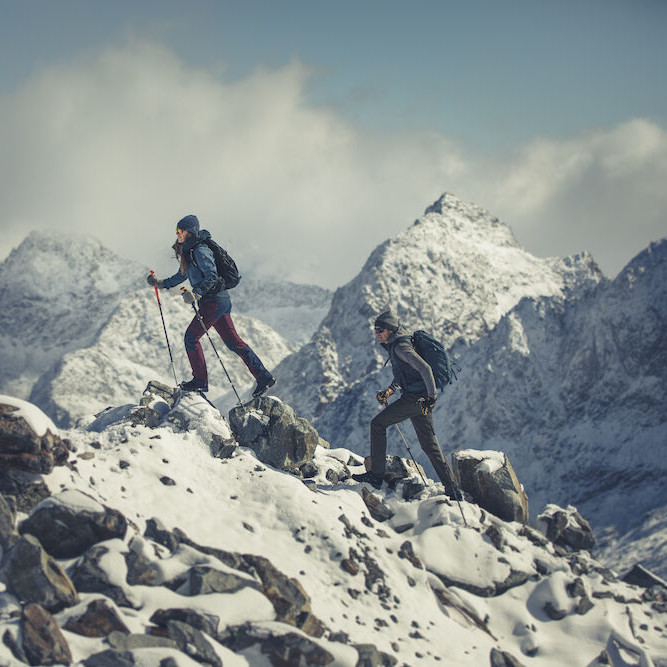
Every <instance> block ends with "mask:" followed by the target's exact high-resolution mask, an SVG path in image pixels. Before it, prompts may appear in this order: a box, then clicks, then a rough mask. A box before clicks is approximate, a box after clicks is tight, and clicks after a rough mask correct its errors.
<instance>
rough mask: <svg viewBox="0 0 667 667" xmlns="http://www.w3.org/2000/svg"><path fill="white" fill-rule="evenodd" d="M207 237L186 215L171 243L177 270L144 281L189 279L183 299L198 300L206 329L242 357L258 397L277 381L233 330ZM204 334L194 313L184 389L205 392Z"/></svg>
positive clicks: (166, 284)
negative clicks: (189, 371)
mask: <svg viewBox="0 0 667 667" xmlns="http://www.w3.org/2000/svg"><path fill="white" fill-rule="evenodd" d="M210 236H211V235H210V233H209V232H208V231H206V230H205V229H202V230H201V231H200V229H199V220H198V219H197V216H195V215H186V216H185V217H184V218H183V219H182V220H179V222H178V224H177V225H176V243H175V244H174V246H173V248H174V251H175V253H176V258H177V259H178V261H179V265H180V266H179V270H178V271H177V272H176V273H175V274H174V275H173V276H170V277H169V278H165V279H164V280H156V278H155V277H154V276H153V274H151V275H149V276H148V278H147V280H148V283H149V284H150V285H157V286H158V287H161V288H164V289H169V288H171V287H176V286H177V285H180V284H181V283H183V282H184V281H185V280H186V279H187V280H189V281H190V286H191V287H192V293H190V292H187V291H184V292H183V299H184V300H185V302H186V303H188V304H192V303H195V301H194V299H196V300H197V301H198V304H197V303H195V305H198V307H199V314H200V316H201V318H202V320H203V322H204V325H205V327H206V329H209V328H210V327H211V326H213V328H214V329H215V330H216V331H217V332H218V334H220V338H222V340H223V342H224V343H225V345H226V346H227V347H228V348H229V349H230V350H231V351H232V352H235V353H236V354H238V356H239V357H241V359H242V360H243V362H244V363H245V365H246V366H247V367H248V370H249V371H250V372H251V373H252V375H253V377H254V378H255V380H257V386H256V387H255V390H254V391H253V396H260V395H261V394H263V393H264V392H265V391H266V390H267V389H268V388H269V387H272V386H273V385H274V384H275V383H276V380H275V378H274V377H273V376H272V375H271V373H269V371H268V370H267V369H266V368H265V366H264V364H263V363H262V362H261V361H260V359H259V357H258V356H257V355H256V354H255V353H254V352H253V351H252V348H251V347H250V346H249V345H248V344H247V343H246V342H245V341H244V340H243V339H242V338H241V337H240V336H239V335H238V333H237V332H236V329H235V327H234V322H233V321H232V316H231V311H232V302H231V299H230V298H229V292H228V291H227V290H226V289H221V287H223V285H222V280H221V279H220V278H219V276H218V273H217V269H216V266H215V259H214V256H213V252H212V250H211V249H210V248H209V247H208V246H206V245H205V244H204V243H203V241H204V240H205V239H207V238H210ZM193 294H194V297H193V296H192V295H193ZM204 333H205V329H204V328H203V327H202V325H201V323H200V321H199V318H198V317H196V316H195V317H194V318H193V319H192V322H190V325H189V326H188V328H187V329H186V331H185V350H186V352H187V355H188V360H189V361H190V366H191V367H192V375H193V378H192V380H189V381H188V382H181V385H180V386H181V387H182V388H183V389H185V390H187V391H208V371H207V369H206V359H205V358H204V352H203V350H202V346H201V343H200V339H201V337H202V336H203V335H204Z"/></svg>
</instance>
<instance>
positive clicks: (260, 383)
mask: <svg viewBox="0 0 667 667" xmlns="http://www.w3.org/2000/svg"><path fill="white" fill-rule="evenodd" d="M275 383H276V378H274V377H273V375H271V374H270V373H269V374H268V375H264V376H263V377H261V378H259V380H257V386H256V387H255V391H253V392H252V395H253V398H257V397H258V396H261V395H262V394H263V393H264V392H265V391H266V390H267V389H268V388H269V387H273V385H274V384H275Z"/></svg>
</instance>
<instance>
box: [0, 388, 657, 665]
mask: <svg viewBox="0 0 667 667" xmlns="http://www.w3.org/2000/svg"><path fill="white" fill-rule="evenodd" d="M0 403H5V404H7V403H8V404H9V405H11V406H16V407H17V408H18V409H19V412H18V415H20V416H22V417H23V418H25V419H26V420H27V421H28V422H29V423H30V424H31V425H32V426H33V428H34V429H35V430H36V431H38V432H42V433H43V432H44V431H45V430H46V429H47V428H49V430H51V431H52V432H53V431H56V429H55V427H54V426H53V425H52V424H49V423H48V422H49V420H48V419H47V418H46V417H45V416H44V415H41V414H40V413H39V411H38V410H36V409H35V408H34V406H30V405H26V404H22V403H21V402H16V401H15V400H14V399H11V398H7V397H0ZM176 413H178V416H177V415H176ZM101 421H102V422H104V423H103V424H101V423H100V422H101ZM183 423H187V424H188V427H187V430H183V429H182V428H180V427H179V426H178V425H179V424H183ZM212 434H217V435H220V436H221V437H223V438H229V437H230V436H231V434H230V432H229V430H228V427H227V425H226V423H225V422H224V421H223V420H222V418H221V417H220V415H219V414H218V413H217V411H215V410H214V409H212V408H211V407H210V406H209V405H207V404H206V403H205V402H204V401H203V399H201V398H200V397H198V396H196V395H193V394H189V395H186V396H185V397H183V398H182V399H181V401H180V402H179V404H178V405H176V406H174V408H173V409H172V411H171V412H169V413H167V414H165V416H164V419H163V423H162V424H160V425H157V426H155V427H154V428H148V427H147V426H143V425H140V424H133V423H132V420H131V419H123V418H121V417H120V416H119V415H117V417H116V418H115V419H113V418H111V417H109V418H107V419H102V420H100V419H94V418H93V417H92V416H91V417H88V418H86V419H84V420H82V421H81V423H80V425H79V426H78V427H76V428H72V429H68V430H65V431H62V432H61V435H62V436H63V437H65V438H66V439H67V441H68V443H69V447H70V448H71V449H72V450H73V451H72V453H71V454H70V462H69V465H68V466H61V467H56V468H55V469H54V470H53V472H52V473H51V474H48V475H32V476H31V480H30V481H31V483H32V484H37V483H39V484H41V485H46V486H48V491H50V492H51V494H53V495H52V496H51V497H47V498H46V499H45V500H43V501H42V503H41V504H39V505H38V506H37V507H34V508H33V507H31V508H29V509H25V510H23V511H19V512H18V516H17V517H16V519H17V520H16V523H18V524H19V527H20V530H21V531H22V532H23V533H28V534H29V535H30V536H32V535H34V536H39V537H40V538H41V539H42V541H43V543H44V547H43V549H42V547H41V546H39V544H40V543H39V542H37V541H36V539H35V537H30V538H28V537H26V536H25V535H24V536H23V538H19V535H17V534H16V533H15V531H14V523H15V522H14V521H13V519H14V517H13V516H12V512H11V511H8V504H7V503H5V501H4V499H3V498H2V497H1V496H0V500H1V501H2V504H3V505H4V508H5V511H4V513H3V514H2V518H3V523H2V525H1V526H0V529H1V530H0V535H1V536H2V537H3V539H4V542H3V543H2V546H0V559H2V567H3V570H2V581H1V582H0V634H2V636H3V642H2V643H1V644H0V664H3V665H20V664H24V663H23V662H19V660H18V659H17V656H19V655H20V654H21V651H22V650H23V649H25V650H26V652H27V648H26V647H32V648H33V650H35V646H38V647H39V649H40V650H41V651H42V655H44V654H46V653H47V650H48V649H49V647H50V646H51V645H52V644H50V641H53V642H54V643H55V642H57V644H56V646H57V647H58V650H59V655H63V654H65V653H67V654H68V656H69V657H68V659H67V661H66V662H67V664H73V665H77V667H97V666H98V665H142V666H144V667H164V666H166V665H174V666H177V667H196V665H198V664H206V665H225V667H250V666H252V667H259V666H265V665H276V666H277V665H280V666H282V667H284V666H285V665H324V664H327V665H330V666H331V667H361V666H362V665H378V666H379V665H452V666H456V667H460V666H468V665H469V666H471V667H473V666H474V667H478V666H480V665H489V664H491V665H492V666H497V665H521V664H523V665H535V666H537V667H561V665H564V664H571V665H589V666H590V667H603V665H609V664H613V665H646V666H648V665H656V666H659V665H665V664H667V649H666V646H667V644H666V643H665V637H667V611H666V610H665V601H664V600H665V593H664V591H663V589H662V588H661V587H660V585H658V586H655V587H654V588H652V589H644V588H641V587H639V586H634V585H628V584H627V583H625V582H623V581H621V580H619V579H618V578H617V576H616V575H615V574H614V573H613V572H611V571H609V570H607V569H606V568H604V567H603V566H602V565H601V564H600V563H599V562H597V561H595V560H594V559H593V558H591V557H590V555H589V554H588V553H587V552H585V551H582V552H577V553H568V552H567V551H566V550H564V549H562V548H558V547H555V546H554V545H553V544H551V543H550V542H549V541H548V540H547V539H546V538H545V537H544V535H541V534H540V533H539V532H538V531H537V530H535V529H529V528H525V527H523V526H522V525H521V524H520V523H518V522H505V521H502V520H500V519H498V518H496V517H494V516H493V515H490V514H488V513H487V512H484V511H483V510H482V509H481V508H480V507H478V506H476V505H474V504H473V503H470V502H466V501H464V502H462V504H461V505H462V511H464V512H465V517H466V521H465V523H464V521H463V516H462V513H461V511H459V508H458V507H457V505H456V503H452V502H450V501H449V500H448V499H447V498H445V497H444V496H443V495H440V493H439V491H440V489H438V488H437V487H438V486H439V485H435V484H432V485H429V486H428V487H427V488H426V489H424V490H422V491H421V493H420V495H419V496H418V497H416V498H413V499H411V500H406V499H404V498H403V497H402V494H401V492H400V489H401V486H402V485H399V487H397V488H396V490H390V489H388V488H386V486H385V487H384V488H383V489H382V490H381V491H377V492H375V493H374V494H372V498H373V499H374V504H366V502H369V503H370V500H371V499H370V498H369V496H370V494H368V495H367V496H366V499H367V500H366V501H365V500H364V492H363V491H362V488H361V485H359V484H356V483H353V482H352V481H351V480H349V478H346V477H345V476H346V475H348V474H349V472H357V471H358V470H359V469H361V466H359V465H357V464H358V463H359V462H360V461H359V459H358V457H357V458H356V459H355V457H354V456H353V455H352V454H351V453H350V452H349V451H346V450H344V449H336V450H329V449H324V448H322V447H321V446H318V447H317V448H316V450H315V455H314V458H313V461H312V467H313V469H314V473H312V474H314V476H313V477H311V478H310V479H307V480H305V482H307V484H306V483H304V480H302V479H300V478H299V477H298V476H297V475H295V474H290V473H287V472H284V471H282V470H277V469H274V468H272V467H271V466H269V465H267V464H265V463H261V462H260V461H259V460H258V458H257V457H256V455H255V454H254V452H253V451H252V450H250V449H247V448H245V447H237V448H236V449H234V450H233V451H232V452H231V453H230V454H228V456H229V458H223V459H220V458H214V457H212V456H211V449H210V446H209V441H210V439H211V435H212ZM348 466H349V468H348ZM334 471H338V473H340V475H341V478H340V479H339V477H338V473H336V474H335V475H332V474H331V473H332V472H334ZM334 478H335V480H338V481H331V480H332V479H334ZM19 479H21V478H20V477H19ZM341 480H342V481H341ZM48 491H47V492H48ZM372 507H375V510H376V511H373V509H371V508H372ZM28 512H30V516H29V517H27V514H28ZM48 512H51V517H56V516H59V517H60V522H61V524H60V525H59V526H56V527H52V526H53V523H56V522H55V521H51V522H49V521H48V520H45V519H44V518H42V520H41V522H40V521H38V520H37V517H38V516H40V513H48ZM96 515H97V516H98V517H102V518H101V520H100V519H98V521H100V523H102V522H103V523H104V528H105V529H106V530H105V531H102V530H101V529H100V531H99V534H98V533H97V532H96V531H94V530H92V529H91V527H90V526H91V520H92V519H93V518H94V517H95V516H96ZM65 517H67V523H65V520H66V519H65ZM70 517H71V518H70ZM46 518H47V519H48V514H47V516H46ZM26 519H27V521H25V522H24V520H26ZM40 524H41V525H40ZM92 525H95V524H92ZM63 526H65V527H66V528H70V532H69V533H67V532H65V530H64V529H63ZM82 526H83V527H84V528H88V529H87V530H84V529H83V528H82ZM116 528H117V529H116ZM72 533H76V535H72ZM53 535H60V536H62V537H66V538H67V540H66V541H67V549H68V550H67V552H66V553H63V552H64V549H61V548H60V545H61V544H62V542H63V541H65V540H61V541H60V542H57V541H54V540H53ZM28 539H30V540H32V543H30V542H28ZM17 542H18V543H17ZM12 545H16V546H12ZM19 548H23V549H26V550H27V549H28V548H31V549H32V551H30V553H34V551H35V550H39V553H40V554H41V561H42V562H43V567H44V568H49V569H50V572H51V573H52V574H51V577H52V580H55V581H56V583H57V584H59V585H60V587H61V588H63V589H66V590H65V591H63V593H62V601H59V600H56V601H55V602H54V600H53V597H54V596H53V594H52V593H51V596H52V597H51V598H47V595H48V594H49V593H50V591H51V589H50V588H49V586H48V584H49V583H50V582H46V583H45V582H44V581H43V580H42V579H43V578H42V579H39V581H36V582H35V585H31V586H30V587H28V586H27V585H26V584H25V583H24V584H23V585H22V586H19V584H18V583H17V582H16V579H17V578H18V577H16V576H14V577H13V578H12V576H11V575H12V573H15V572H16V570H17V569H18V566H16V565H14V566H13V567H12V565H11V563H15V562H16V555H15V553H14V549H19ZM3 549H4V552H3ZM45 550H46V551H48V552H49V553H50V554H51V555H50V556H47V555H46V553H44V551H45ZM3 556H6V557H5V558H4V559H3V558H2V557H3ZM25 567H29V568H30V572H31V573H35V578H36V579H37V576H36V575H37V574H40V573H41V570H40V565H39V562H38V563H35V562H34V559H33V560H31V561H30V562H29V563H26V564H25ZM59 572H62V573H63V574H62V575H61V576H60V578H59V579H56V575H58V573H59ZM619 574H621V573H619ZM65 576H67V577H68V579H67V580H66V581H65ZM67 582H70V585H72V586H75V587H76V591H75V595H72V594H71V589H70V588H66V586H65V584H66V583H67ZM51 586H53V584H51ZM23 591H27V592H28V593H29V594H30V595H32V596H33V597H32V598H31V601H32V602H35V601H36V599H37V601H39V602H40V603H42V602H41V600H42V599H48V600H49V601H50V602H51V607H50V610H51V612H52V616H51V615H48V616H47V619H48V621H49V622H48V623H46V622H42V626H41V627H40V628H39V633H37V632H33V633H32V636H29V633H28V632H26V627H29V623H28V622H27V620H28V618H29V617H28V614H27V611H25V608H24V607H25V606H31V605H23V604H22V602H25V596H24V597H20V595H21V593H22V592H23ZM65 593H68V596H67V597H66V598H65ZM56 602H58V604H56ZM42 604H44V606H46V607H49V605H48V604H47V602H46V601H45V602H43V603H42ZM34 606H35V605H32V607H33V608H34ZM22 607H23V608H24V609H23V611H22ZM301 610H304V611H301ZM297 612H300V613H298V615H297ZM304 615H305V617H306V620H307V621H308V624H307V625H306V624H305V623H304V619H303V618H302V617H303V616H304ZM44 616H46V614H45V613H44V612H42V617H44ZM56 662H59V663H61V664H62V663H63V662H65V661H64V660H62V659H61V660H57V661H56ZM31 664H53V661H51V662H47V661H44V662H41V663H37V662H31Z"/></svg>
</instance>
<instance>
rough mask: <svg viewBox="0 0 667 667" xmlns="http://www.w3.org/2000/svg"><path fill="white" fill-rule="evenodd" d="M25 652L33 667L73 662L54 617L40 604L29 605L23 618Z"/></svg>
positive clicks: (24, 611)
mask: <svg viewBox="0 0 667 667" xmlns="http://www.w3.org/2000/svg"><path fill="white" fill-rule="evenodd" d="M21 634H22V636H23V651H24V653H25V655H26V657H27V658H28V660H29V661H30V664H31V665H56V664H66V665H69V664H70V663H71V662H72V653H71V652H70V649H69V645H68V644H67V640H66V639H65V637H64V636H63V633H62V632H60V628H59V627H58V624H57V623H56V622H55V620H54V618H53V616H51V614H49V612H48V611H47V610H46V609H44V607H41V606H40V605H38V604H29V605H26V607H25V608H24V609H23V616H22V618H21Z"/></svg>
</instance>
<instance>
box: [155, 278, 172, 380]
mask: <svg viewBox="0 0 667 667" xmlns="http://www.w3.org/2000/svg"><path fill="white" fill-rule="evenodd" d="M151 275H152V276H155V271H151ZM153 287H154V288H155V298H156V299H157V305H158V308H159V309H160V317H161V318H162V328H163V329H164V337H165V339H166V340H167V349H168V350H169V360H170V361H171V372H172V373H173V374H174V382H175V383H176V386H177V387H178V380H177V379H176V369H175V368H174V357H173V355H172V353H171V345H169V336H168V335H167V325H166V324H165V323H164V314H163V313H162V302H161V301H160V293H159V292H158V289H157V283H156V284H154V285H153Z"/></svg>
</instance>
